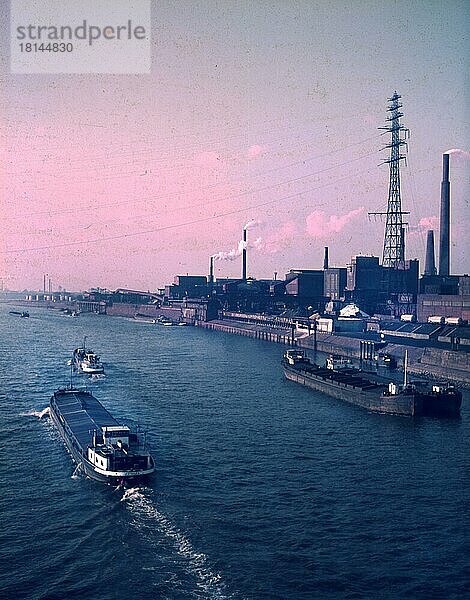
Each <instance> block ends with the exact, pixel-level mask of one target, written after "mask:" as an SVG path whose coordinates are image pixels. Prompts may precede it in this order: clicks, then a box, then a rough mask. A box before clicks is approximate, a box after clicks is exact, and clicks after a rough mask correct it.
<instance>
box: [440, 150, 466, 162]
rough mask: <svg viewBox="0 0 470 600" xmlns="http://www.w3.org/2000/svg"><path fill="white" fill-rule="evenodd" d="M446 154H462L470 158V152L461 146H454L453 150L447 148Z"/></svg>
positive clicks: (461, 155) (463, 156)
mask: <svg viewBox="0 0 470 600" xmlns="http://www.w3.org/2000/svg"><path fill="white" fill-rule="evenodd" d="M444 154H456V155H457V156H460V157H462V158H465V159H467V160H468V159H470V152H467V151H466V150H462V149H460V148H452V149H451V150H446V151H445V152H444Z"/></svg>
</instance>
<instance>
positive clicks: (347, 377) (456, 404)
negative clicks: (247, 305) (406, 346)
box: [282, 349, 462, 417]
mask: <svg viewBox="0 0 470 600" xmlns="http://www.w3.org/2000/svg"><path fill="white" fill-rule="evenodd" d="M282 366H283V370H284V375H285V376H286V378H287V379H289V380H291V381H295V382H296V383H300V384H301V385H305V386H306V387H309V388H312V389H314V390H318V391H320V392H323V393H324V394H327V395H328V396H332V397H334V398H338V399H340V400H344V401H346V402H349V403H350V404H355V405H357V406H360V407H362V408H365V409H367V410H369V411H372V412H378V413H388V414H394V415H406V416H449V417H453V416H458V415H459V414H460V406H461V403H462V393H461V392H460V391H459V390H457V389H456V388H455V387H454V386H451V385H432V386H429V385H427V384H426V383H424V382H420V383H407V381H406V368H405V382H404V385H398V384H396V383H393V382H390V383H388V385H387V384H386V383H384V382H381V381H380V378H378V377H376V378H374V377H373V376H371V375H369V374H368V373H367V374H366V373H363V372H362V371H360V370H359V369H356V368H354V367H349V366H348V367H347V368H338V369H336V368H334V365H333V364H332V362H331V361H327V366H325V367H320V366H319V365H317V364H315V363H312V362H311V361H310V360H309V358H307V356H306V355H305V353H304V352H303V351H301V350H297V349H291V350H287V351H286V352H285V353H284V357H283V360H282Z"/></svg>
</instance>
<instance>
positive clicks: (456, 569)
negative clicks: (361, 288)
mask: <svg viewBox="0 0 470 600" xmlns="http://www.w3.org/2000/svg"><path fill="white" fill-rule="evenodd" d="M9 308H11V307H6V306H0V373H1V379H0V411H1V421H0V444H1V447H0V474H1V487H0V512H1V516H2V527H1V529H0V543H1V545H0V551H1V555H0V596H1V597H2V598H12V599H13V598H15V599H16V598H18V599H20V598H28V599H35V600H36V599H44V600H46V599H47V600H54V599H73V598H81V599H86V600H95V599H96V600H108V599H119V600H120V599H121V598H122V599H129V598H138V599H157V600H160V599H161V600H163V599H182V600H185V599H196V598H198V599H216V598H217V599H222V598H231V599H242V598H247V599H251V598H252V599H258V598H259V599H282V600H294V599H310V598H326V599H330V598H331V599H332V598H387V599H388V598H390V599H395V598H423V599H425V598H426V599H428V598H446V599H448V598H459V599H460V598H463V597H464V595H465V590H466V585H468V584H469V572H468V570H466V565H467V564H468V555H469V553H468V550H469V548H468V545H466V543H467V541H468V534H467V533H466V526H467V525H468V504H467V501H468V484H469V481H468V476H466V475H465V466H466V461H468V456H469V452H468V450H469V447H468V443H469V439H470V436H469V429H470V428H469V423H470V409H469V406H470V404H469V400H468V395H467V396H466V398H465V400H464V404H463V410H462V417H461V419H459V420H436V419H416V420H412V419H409V418H401V417H391V416H380V415H373V414H368V413H366V412H364V411H362V410H360V409H358V408H356V407H353V406H349V405H347V404H345V403H343V402H341V401H339V400H335V399H333V398H329V397H327V396H324V395H322V394H320V393H316V392H313V391H311V390H307V389H305V388H303V387H301V386H298V385H296V384H294V383H291V382H287V381H285V380H284V379H283V376H282V373H281V370H280V367H279V360H280V355H281V353H282V347H281V346H277V345H272V344H269V343H267V342H260V341H256V340H249V339H246V338H242V337H238V336H229V335H225V334H219V333H217V332H208V331H204V330H199V329H196V328H192V327H191V328H190V327H186V328H183V327H172V328H170V327H161V326H158V325H150V324H146V323H137V322H132V321H129V320H125V319H118V318H110V317H100V316H95V315H81V316H80V317H79V318H76V319H72V318H67V317H64V316H62V315H60V314H58V313H57V312H55V311H45V310H44V311H40V310H34V309H33V310H32V311H31V318H30V319H20V318H18V317H14V316H12V315H9V314H8V310H9ZM84 334H85V335H88V340H89V343H90V345H91V346H92V347H93V348H94V349H95V351H97V352H98V353H99V354H100V355H101V357H102V359H103V361H104V363H105V366H106V377H105V378H104V379H100V380H96V381H91V382H90V381H89V380H88V381H89V383H88V385H89V388H91V391H92V392H93V393H94V394H95V395H96V396H97V397H98V399H99V400H101V401H102V402H103V404H105V406H106V407H107V408H108V409H109V410H110V411H111V413H112V414H113V415H115V416H117V417H124V418H129V417H130V418H133V419H135V420H136V421H138V422H139V423H141V424H144V425H147V426H148V427H149V429H150V432H151V435H150V441H151V444H152V447H153V452H154V455H155V458H156V460H157V464H158V471H157V473H156V476H155V477H154V478H153V479H152V480H151V481H150V482H149V485H148V487H146V488H140V489H131V490H127V491H126V492H125V493H123V492H122V491H115V490H114V489H113V488H109V487H107V486H103V485H100V484H98V483H96V482H93V481H90V480H87V479H84V478H83V477H78V478H73V477H72V474H73V470H74V469H73V465H72V463H71V460H70V457H69V456H68V454H67V453H66V451H65V448H64V446H63V444H62V441H61V439H60V438H59V436H58V435H57V433H56V431H55V430H54V428H53V426H52V425H51V422H50V420H49V419H48V418H42V419H40V418H38V416H39V414H40V412H41V411H42V410H43V409H44V408H46V406H47V403H48V400H49V397H50V395H51V393H52V392H53V390H54V389H55V388H56V387H58V386H59V385H60V384H62V383H64V382H66V381H67V372H68V370H67V367H66V366H65V365H66V362H67V360H68V358H69V357H70V353H71V350H72V349H73V348H74V347H75V346H77V345H78V344H79V343H80V341H81V339H82V336H83V335H84ZM467 591H468V589H467Z"/></svg>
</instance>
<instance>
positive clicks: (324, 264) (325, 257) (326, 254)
mask: <svg viewBox="0 0 470 600" xmlns="http://www.w3.org/2000/svg"><path fill="white" fill-rule="evenodd" d="M327 269H328V246H325V254H324V257H323V270H324V271H326V270H327Z"/></svg>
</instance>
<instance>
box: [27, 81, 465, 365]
mask: <svg viewBox="0 0 470 600" xmlns="http://www.w3.org/2000/svg"><path fill="white" fill-rule="evenodd" d="M401 108H402V104H401V97H400V95H399V94H397V93H396V92H395V93H394V94H393V96H392V97H391V98H389V104H388V108H387V112H388V117H387V121H386V126H385V127H383V128H382V129H383V130H384V131H385V133H387V134H389V135H390V141H389V143H387V144H386V146H385V149H386V150H387V151H389V154H388V156H387V158H386V160H385V161H384V162H385V163H386V164H388V165H389V171H390V179H389V191H388V206H387V210H386V211H384V212H377V213H370V214H372V215H374V216H376V215H380V216H381V217H383V218H384V220H385V232H384V243H383V252H382V257H381V258H380V257H379V256H362V255H357V256H353V257H352V258H351V261H350V263H349V264H348V265H345V266H340V267H338V266H330V255H329V248H328V247H325V250H324V261H323V265H322V268H311V269H296V268H292V269H290V270H289V272H288V273H286V274H285V275H284V277H283V278H278V277H277V274H275V276H274V278H269V279H254V278H252V277H250V273H249V271H250V269H249V254H250V241H249V239H248V238H249V231H248V228H247V227H246V226H245V227H244V228H243V231H242V237H241V240H240V243H239V248H240V253H239V255H240V261H241V265H240V277H239V278H216V277H215V274H214V260H215V255H213V256H210V257H208V274H207V275H194V274H186V275H176V276H175V277H174V280H173V282H172V283H170V284H168V285H166V286H165V287H163V288H161V289H158V290H155V291H154V292H142V291H138V290H128V289H117V290H114V291H109V290H104V289H100V288H97V289H91V290H89V291H88V292H86V293H83V294H80V295H76V294H73V295H72V294H68V293H65V292H53V291H52V289H51V283H50V280H49V281H47V278H46V276H44V286H43V288H44V289H43V291H42V293H35V294H28V295H27V297H26V298H25V301H27V302H38V303H39V304H46V305H49V306H52V307H56V308H62V309H64V310H65V309H67V307H69V308H71V304H73V310H74V311H76V312H97V313H101V314H108V315H120V316H127V317H135V318H142V319H148V320H158V319H165V320H166V321H167V322H168V323H174V324H177V323H185V324H193V325H202V326H206V327H211V328H219V329H222V330H226V331H229V330H230V331H231V332H237V333H240V332H243V335H252V336H253V337H260V338H262V339H271V340H273V341H278V342H284V343H291V344H292V343H299V344H303V345H306V346H308V345H309V344H314V345H315V347H318V344H323V345H324V347H325V348H326V349H334V350H335V351H343V352H344V353H346V354H348V355H351V354H352V355H357V356H359V357H361V358H362V357H364V356H369V357H371V356H377V353H378V352H379V351H380V349H383V347H384V346H386V345H387V344H389V345H392V344H399V345H400V344H404V345H412V346H415V348H416V352H417V359H416V361H417V362H419V361H422V359H423V356H424V355H426V356H427V357H428V358H429V353H431V354H432V352H433V351H432V350H429V349H434V350H435V357H437V358H436V361H437V363H439V364H440V365H441V366H442V370H443V372H444V371H446V369H447V367H446V366H445V365H443V364H442V360H443V359H442V357H443V354H442V352H443V351H450V352H452V353H456V354H459V356H460V355H461V354H462V352H463V354H464V355H465V358H464V359H462V358H459V360H460V361H462V360H463V361H464V362H465V361H467V358H466V356H467V355H466V351H468V349H469V348H470V327H468V321H469V319H470V277H469V276H468V275H467V274H465V275H458V274H454V273H452V272H451V260H450V247H451V227H450V224H451V218H450V214H451V186H450V175H451V161H450V155H449V154H448V153H446V154H444V155H443V169H442V184H441V201H440V202H441V210H440V227H439V240H438V242H439V243H438V248H439V263H438V268H436V257H435V232H434V231H431V230H430V231H428V232H427V247H426V258H425V264H424V268H423V269H420V264H419V261H418V260H417V259H416V258H411V259H410V258H407V256H406V240H405V238H406V231H407V223H406V215H408V214H409V213H408V212H406V211H404V210H402V201H401V190H400V163H401V161H402V160H404V158H405V153H404V152H403V150H404V148H406V139H407V136H408V130H407V129H406V128H405V127H404V126H403V125H402V123H401V117H402V116H403V113H402V112H401ZM371 348H372V350H371ZM398 354H400V352H398ZM454 358H455V357H454ZM398 359H400V356H398ZM436 361H435V362H436ZM431 362H432V361H431ZM450 362H451V364H452V365H454V366H455V364H456V363H455V360H454V361H450ZM457 362H458V361H457ZM457 367H458V365H457ZM458 368H459V369H460V367H458ZM461 370H462V371H466V370H467V371H468V365H467V363H466V362H465V364H463V363H462V368H461Z"/></svg>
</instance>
